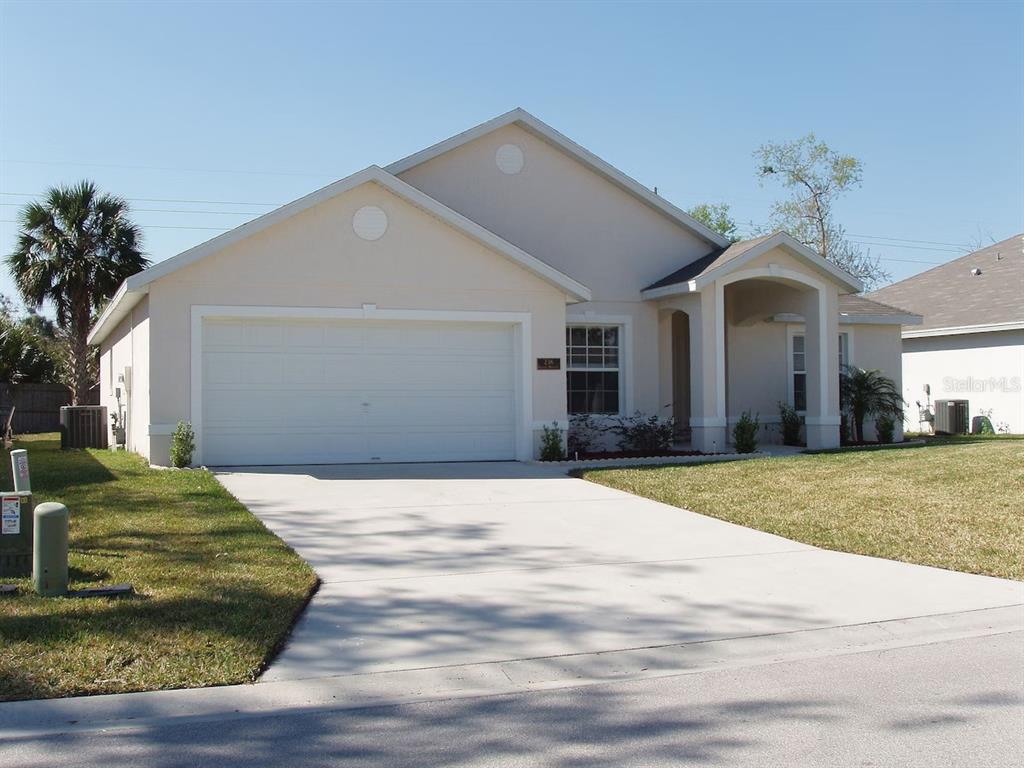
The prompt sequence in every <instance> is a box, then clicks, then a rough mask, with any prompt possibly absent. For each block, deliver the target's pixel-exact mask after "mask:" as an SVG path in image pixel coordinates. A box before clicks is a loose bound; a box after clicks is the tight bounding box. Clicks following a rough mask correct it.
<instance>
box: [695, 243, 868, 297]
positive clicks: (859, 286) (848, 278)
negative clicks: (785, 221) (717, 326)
mask: <svg viewBox="0 0 1024 768" xmlns="http://www.w3.org/2000/svg"><path fill="white" fill-rule="evenodd" d="M773 248H785V249H786V250H787V251H789V252H790V253H792V254H793V255H794V256H797V257H799V258H801V259H803V260H804V261H806V262H807V263H808V264H810V265H811V266H812V267H815V268H816V269H818V270H819V271H821V272H824V273H826V274H828V275H829V276H831V277H832V278H833V279H834V280H835V281H836V282H838V283H839V284H840V285H841V286H843V287H844V288H846V289H849V292H850V293H860V292H861V291H863V290H864V284H863V283H862V282H861V281H860V280H858V279H857V278H856V277H854V276H853V275H851V274H850V273H849V272H846V271H844V270H842V269H840V268H839V267H837V266H835V265H834V264H832V263H831V262H830V261H828V260H827V259H823V258H822V257H821V256H819V255H818V254H816V253H815V252H814V251H812V250H811V249H810V248H808V247H807V246H806V245H804V244H803V243H801V242H800V241H799V240H796V239H795V238H793V237H792V236H790V235H787V234H786V233H785V232H776V233H775V234H774V235H772V236H771V237H769V238H768V239H767V240H764V241H762V242H760V243H758V244H757V245H755V246H754V247H753V248H751V249H750V250H748V251H746V252H745V253H744V254H743V255H741V256H737V257H736V258H735V259H732V260H731V261H728V262H726V263H725V264H722V265H721V266H718V267H715V268H714V269H712V270H711V271H710V272H706V273H705V274H703V275H701V276H700V277H698V278H696V280H695V282H696V284H697V290H702V289H703V288H704V287H705V286H707V285H710V284H712V283H714V282H715V281H716V280H717V279H718V278H720V277H723V276H725V275H727V274H729V273H730V272H733V271H734V270H736V269H739V268H740V267H742V266H743V265H745V264H748V263H750V262H751V261H753V260H754V259H756V258H757V257H758V256H763V255H764V254H766V253H768V251H770V250H772V249H773Z"/></svg>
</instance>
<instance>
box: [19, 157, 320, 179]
mask: <svg viewBox="0 0 1024 768" xmlns="http://www.w3.org/2000/svg"><path fill="white" fill-rule="evenodd" d="M3 162H5V163H17V164H19V165H56V166H59V165H67V166H76V167H80V168H120V169H123V170H133V171H167V172H170V173H234V174H246V175H251V176H306V177H317V178H328V177H329V178H332V179H337V178H340V177H339V176H337V175H336V174H330V173H310V172H307V171H253V170H249V169H245V170H241V169H238V168H169V167H167V166H162V165H129V164H122V163H77V162H71V161H65V160H4V161H3Z"/></svg>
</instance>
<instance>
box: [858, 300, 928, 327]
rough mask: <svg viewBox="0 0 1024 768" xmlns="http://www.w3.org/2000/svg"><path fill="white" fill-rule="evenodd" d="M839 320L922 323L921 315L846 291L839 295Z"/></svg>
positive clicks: (905, 323) (901, 323)
mask: <svg viewBox="0 0 1024 768" xmlns="http://www.w3.org/2000/svg"><path fill="white" fill-rule="evenodd" d="M839 322H841V323H864V324H872V323H880V324H891V323H899V324H900V325H920V324H921V315H918V314H915V313H913V312H908V311H907V310H905V309H900V308H899V307H893V306H890V305H889V304H883V303H882V302H880V301H872V300H871V299H869V298H867V297H866V296H864V295H863V294H859V293H845V294H841V295H840V296H839Z"/></svg>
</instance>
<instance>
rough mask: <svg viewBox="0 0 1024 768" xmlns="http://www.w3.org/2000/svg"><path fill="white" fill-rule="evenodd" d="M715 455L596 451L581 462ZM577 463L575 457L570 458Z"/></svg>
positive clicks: (671, 451)
mask: <svg viewBox="0 0 1024 768" xmlns="http://www.w3.org/2000/svg"><path fill="white" fill-rule="evenodd" d="M715 455H717V454H713V453H701V452H700V451H673V450H668V451H595V452H594V453H581V454H580V455H579V460H580V461H588V460H590V459H657V458H661V457H666V456H715ZM569 459H570V460H573V461H575V460H576V457H575V456H570V457H569Z"/></svg>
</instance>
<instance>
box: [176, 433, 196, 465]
mask: <svg viewBox="0 0 1024 768" xmlns="http://www.w3.org/2000/svg"><path fill="white" fill-rule="evenodd" d="M195 449H196V436H195V433H194V432H193V431H192V425H191V424H190V423H189V422H187V421H179V422H178V426H177V427H175V428H174V433H173V434H172V435H171V464H173V465H174V466H175V467H178V468H179V469H180V468H182V467H187V466H188V465H189V464H191V463H192V453H193V452H194V451H195Z"/></svg>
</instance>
